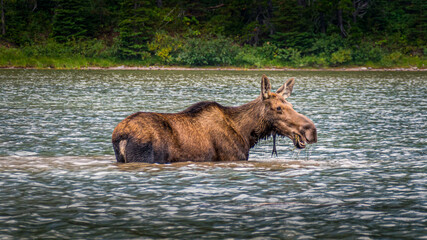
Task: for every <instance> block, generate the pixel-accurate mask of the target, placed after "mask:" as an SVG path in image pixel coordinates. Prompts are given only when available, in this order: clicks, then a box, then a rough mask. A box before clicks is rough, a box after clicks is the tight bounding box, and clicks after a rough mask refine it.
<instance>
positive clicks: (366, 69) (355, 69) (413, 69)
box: [0, 65, 427, 72]
mask: <svg viewBox="0 0 427 240" xmlns="http://www.w3.org/2000/svg"><path fill="white" fill-rule="evenodd" d="M0 69H38V70H140V71H278V72H281V71H282V72H285V71H291V72H298V71H301V72H305V71H307V72H310V71H312V72H322V71H324V72H425V71H427V68H417V67H410V68H403V67H402V68H371V67H348V68H342V67H341V68H286V67H285V68H279V67H277V68H275V67H272V68H243V67H169V66H150V67H131V66H124V65H122V66H117V67H83V68H34V67H0Z"/></svg>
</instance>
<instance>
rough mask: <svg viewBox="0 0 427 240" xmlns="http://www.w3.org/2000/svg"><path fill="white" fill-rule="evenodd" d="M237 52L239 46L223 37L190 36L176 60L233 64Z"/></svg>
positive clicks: (207, 64)
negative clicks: (207, 38)
mask: <svg viewBox="0 0 427 240" xmlns="http://www.w3.org/2000/svg"><path fill="white" fill-rule="evenodd" d="M237 53H238V47H237V46H235V45H233V42H232V41H231V40H229V39H226V38H223V37H220V38H216V39H210V40H204V39H201V38H190V39H187V40H185V42H184V44H183V47H182V49H181V52H179V53H178V56H177V57H176V58H175V61H176V62H177V63H179V64H185V65H193V66H209V65H210V66H217V65H221V66H224V65H232V64H234V62H235V58H236V56H237Z"/></svg>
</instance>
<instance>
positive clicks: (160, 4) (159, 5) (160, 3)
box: [156, 0, 163, 8]
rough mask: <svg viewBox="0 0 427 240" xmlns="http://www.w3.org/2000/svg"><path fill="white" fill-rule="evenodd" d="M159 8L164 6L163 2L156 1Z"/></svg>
mask: <svg viewBox="0 0 427 240" xmlns="http://www.w3.org/2000/svg"><path fill="white" fill-rule="evenodd" d="M156 3H157V7H159V8H161V7H162V6H163V4H162V0H156Z"/></svg>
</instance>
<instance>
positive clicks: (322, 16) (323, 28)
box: [320, 12, 326, 33]
mask: <svg viewBox="0 0 427 240" xmlns="http://www.w3.org/2000/svg"><path fill="white" fill-rule="evenodd" d="M320 31H321V32H322V33H326V23H325V14H324V13H323V12H320Z"/></svg>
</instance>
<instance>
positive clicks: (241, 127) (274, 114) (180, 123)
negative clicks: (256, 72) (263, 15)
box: [112, 75, 317, 163]
mask: <svg viewBox="0 0 427 240" xmlns="http://www.w3.org/2000/svg"><path fill="white" fill-rule="evenodd" d="M294 83H295V80H294V79H293V78H291V79H289V80H288V81H287V82H286V83H285V84H283V85H282V86H281V87H280V88H279V89H278V90H277V91H276V92H271V84H270V80H269V79H268V78H267V77H266V76H265V75H263V76H262V79H261V93H260V96H258V97H257V98H256V99H255V100H253V101H251V102H249V103H246V104H244V105H242V106H237V107H226V106H222V105H220V104H218V103H216V102H199V103H196V104H194V105H192V106H190V107H189V108H187V109H185V110H184V111H182V112H179V113H153V112H138V113H134V114H132V115H130V116H128V117H127V118H126V119H124V120H123V121H122V122H120V123H119V124H118V125H117V126H116V128H115V129H114V132H113V136H112V142H113V148H114V153H115V155H116V159H117V162H122V163H128V162H147V163H171V162H182V161H197V162H203V161H241V160H248V157H249V150H250V149H251V148H252V147H253V146H255V144H256V143H257V142H258V140H260V139H263V138H266V137H268V136H271V135H273V136H275V135H280V136H286V137H289V138H290V139H291V140H292V141H293V144H294V145H295V147H297V148H304V147H305V146H306V143H308V144H310V143H315V142H317V132H316V127H315V125H314V123H313V122H312V121H311V120H310V119H308V118H307V117H306V116H304V115H302V114H299V113H297V112H296V111H295V110H294V109H293V108H292V105H291V104H290V103H289V102H288V101H286V98H287V97H289V96H290V95H291V93H292V89H293V86H294Z"/></svg>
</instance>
